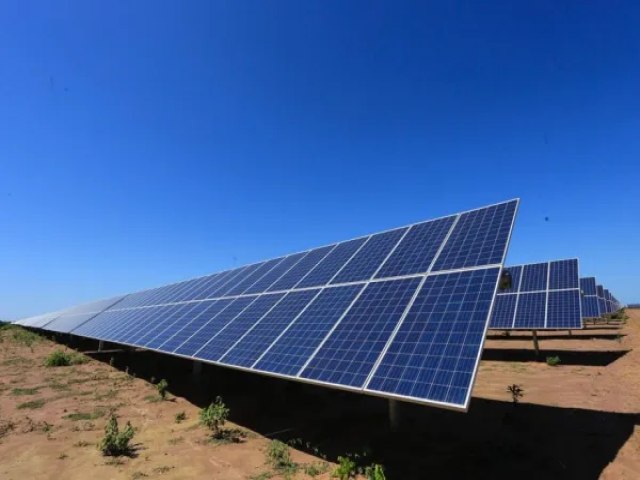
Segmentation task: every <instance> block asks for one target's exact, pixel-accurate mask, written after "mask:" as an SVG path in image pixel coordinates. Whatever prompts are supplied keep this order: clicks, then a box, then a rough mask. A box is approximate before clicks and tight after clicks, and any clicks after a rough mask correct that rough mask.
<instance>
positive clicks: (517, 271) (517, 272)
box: [498, 265, 522, 294]
mask: <svg viewBox="0 0 640 480" xmlns="http://www.w3.org/2000/svg"><path fill="white" fill-rule="evenodd" d="M504 270H505V271H507V272H509V274H510V275H511V286H510V287H509V288H501V289H500V290H498V293H499V294H502V293H515V292H517V291H518V287H519V286H520V277H521V276H522V266H521V265H520V266H517V267H506V268H505V269H504Z"/></svg>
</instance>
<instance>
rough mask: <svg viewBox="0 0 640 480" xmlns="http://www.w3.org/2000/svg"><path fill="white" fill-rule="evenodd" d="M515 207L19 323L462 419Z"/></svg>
mask: <svg viewBox="0 0 640 480" xmlns="http://www.w3.org/2000/svg"><path fill="white" fill-rule="evenodd" d="M517 206H518V201H517V200H513V201H509V202H504V203H500V204H497V205H492V206H489V207H485V208H481V209H477V210H472V211H469V212H464V213H460V214H456V215H452V216H448V217H444V218H441V219H436V220H432V221H428V222H422V223H418V224H414V225H411V226H408V227H403V228H399V229H395V230H390V231H387V232H383V233H380V234H375V235H370V236H366V237H362V238H358V239H354V240H349V241H346V242H342V243H337V244H335V245H330V246H327V247H321V248H317V249H313V250H309V251H307V252H302V253H298V254H293V255H288V256H285V257H281V258H278V259H274V260H269V261H266V262H260V263H257V264H254V265H248V266H245V267H241V268H237V269H233V270H228V271H224V272H220V273H217V274H214V275H209V276H206V277H202V278H197V279H193V280H188V281H185V282H180V283H176V284H172V285H168V286H165V287H160V288H156V289H151V290H147V291H143V292H138V293H133V294H130V295H126V296H123V297H119V298H113V299H109V300H104V301H101V302H96V303H92V304H89V305H85V306H81V307H77V308H74V309H70V310H66V311H63V312H57V313H54V314H48V315H44V316H39V317H33V318H28V319H24V320H22V321H20V322H19V323H21V324H23V325H26V326H31V327H36V328H43V329H45V330H50V331H57V332H70V333H72V334H74V335H80V336H84V337H89V338H95V339H99V340H107V341H111V342H117V343H121V344H126V345H132V346H138V347H144V348H147V349H152V350H157V351H159V352H163V353H169V354H172V355H177V356H182V357H187V358H191V359H198V360H202V361H206V362H210V363H214V364H219V365H223V366H228V367H232V368H239V369H245V370H249V371H252V372H259V373H263V374H267V375H275V376H279V377H283V378H289V379H294V380H298V381H304V382H312V383H317V384H321V385H327V386H332V387H336V388H343V389H349V390H356V391H361V392H366V393H370V394H374V395H382V396H386V397H390V398H402V399H406V400H412V401H416V402H421V403H430V404H434V405H439V406H446V407H451V408H462V409H466V408H467V405H468V401H469V398H470V391H471V386H472V383H473V380H474V378H475V373H476V371H477V366H478V362H479V358H480V355H481V351H482V345H483V342H484V337H485V333H486V328H487V324H488V318H489V314H490V312H491V307H492V303H493V299H494V297H495V292H496V289H497V286H498V280H499V276H500V271H501V268H502V265H503V262H504V258H505V255H506V250H507V246H508V243H509V240H510V236H511V231H512V227H513V222H514V219H515V214H516V210H517Z"/></svg>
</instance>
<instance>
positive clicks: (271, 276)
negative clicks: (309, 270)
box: [242, 253, 306, 294]
mask: <svg viewBox="0 0 640 480" xmlns="http://www.w3.org/2000/svg"><path fill="white" fill-rule="evenodd" d="M305 255H306V253H296V254H294V255H289V256H288V257H286V258H285V259H284V260H282V261H281V262H280V263H279V264H278V265H277V266H275V267H274V268H272V269H271V270H270V271H269V272H268V273H266V274H265V275H264V276H263V277H262V278H260V279H259V280H257V281H256V282H255V283H254V284H253V285H251V286H250V287H249V288H247V289H246V290H245V291H244V292H242V293H243V294H247V293H262V292H265V291H267V289H268V288H269V287H270V286H271V285H272V284H273V283H274V282H276V281H277V280H278V279H279V278H280V277H281V276H282V275H284V274H285V273H287V272H288V271H289V269H291V268H292V267H293V266H294V265H295V264H296V263H298V262H299V261H300V260H301V259H302V258H304V256H305Z"/></svg>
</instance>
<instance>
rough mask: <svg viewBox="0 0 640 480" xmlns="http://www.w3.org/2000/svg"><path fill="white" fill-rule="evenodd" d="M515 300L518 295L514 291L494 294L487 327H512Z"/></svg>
mask: <svg viewBox="0 0 640 480" xmlns="http://www.w3.org/2000/svg"><path fill="white" fill-rule="evenodd" d="M517 300H518V295H517V294H515V293H510V294H506V295H496V301H495V304H494V306H493V313H492V314H491V322H489V328H507V329H510V328H512V327H513V317H514V315H515V313H516V303H517Z"/></svg>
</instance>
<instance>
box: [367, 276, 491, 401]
mask: <svg viewBox="0 0 640 480" xmlns="http://www.w3.org/2000/svg"><path fill="white" fill-rule="evenodd" d="M499 272H500V268H486V269H480V270H472V271H460V272H457V273H453V274H450V275H445V276H429V277H426V283H425V285H424V287H423V288H422V289H421V290H420V292H419V294H418V295H417V298H416V300H415V302H414V304H413V305H412V307H411V309H410V310H409V312H408V314H407V316H406V317H405V320H404V322H403V325H402V327H401V329H400V331H399V333H398V334H397V336H396V338H395V339H394V341H393V342H392V344H391V347H390V348H389V350H388V351H387V353H386V354H385V355H384V357H383V359H382V361H381V362H380V363H379V366H378V368H377V369H376V371H375V372H374V373H373V375H372V376H371V378H370V379H369V381H368V383H367V384H366V387H365V389H366V390H372V391H378V392H385V393H393V394H398V395H400V396H403V397H414V398H420V397H423V396H425V397H427V398H430V399H431V400H432V401H437V402H440V404H442V405H458V406H459V405H463V406H464V408H466V407H467V405H468V401H469V397H468V395H467V394H468V393H469V392H470V388H469V384H470V383H472V382H473V381H474V378H473V376H474V371H475V370H476V368H477V363H478V362H479V352H478V349H477V345H478V344H482V343H483V341H484V337H485V329H486V323H487V322H486V319H487V315H488V312H489V311H490V309H491V304H492V302H493V299H494V293H495V291H496V288H497V286H498V280H499ZM430 283H432V285H429V284H430ZM444 312H446V313H444ZM461 319H464V320H463V321H460V320H461ZM480 351H481V349H480Z"/></svg>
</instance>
